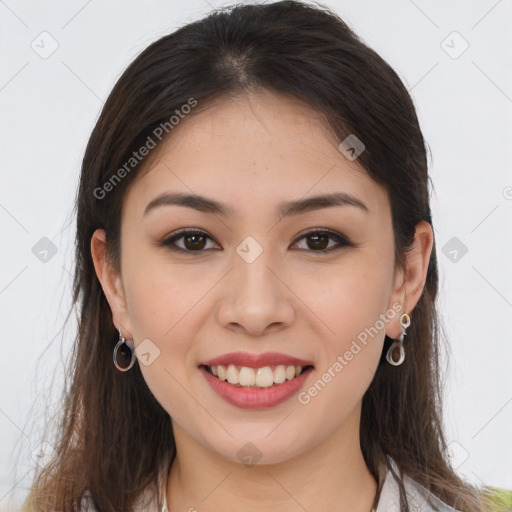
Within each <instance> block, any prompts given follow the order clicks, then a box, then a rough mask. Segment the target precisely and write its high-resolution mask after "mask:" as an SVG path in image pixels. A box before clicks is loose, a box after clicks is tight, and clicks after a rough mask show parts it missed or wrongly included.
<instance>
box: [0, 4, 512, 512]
mask: <svg viewBox="0 0 512 512" xmlns="http://www.w3.org/2000/svg"><path fill="white" fill-rule="evenodd" d="M324 4H325V5H327V6H329V7H331V8H332V9H333V10H335V11H336V12H337V13H338V14H339V15H340V16H341V17H342V18H343V19H344V20H345V21H346V22H347V23H348V24H349V25H350V26H351V27H352V28H354V29H355V31H356V32H357V33H358V34H359V35H360V36H361V37H362V38H363V39H364V40H365V41H366V42H367V43H369V44H370V46H372V47H373V48H374V49H375V50H376V51H377V52H378V53H379V54H380V55H381V56H382V57H383V58H384V59H386V60H387V61H388V62H389V63H390V64H391V65H392V66H393V68H394V69H395V70H396V71H397V73H398V74H399V76H400V77H401V78H402V80H403V81H404V83H405V84H406V86H407V87H408V89H409V90H410V92H411V94H412V97H413V100H414V102H415V104H416V107H417V111H418V115H419V118H420V124H421V127H422V130H423V133H424V136H425V139H426V141H427V143H428V145H429V147H430V149H431V154H432V158H431V160H430V174H431V177H432V180H433V184H434V191H433V197H432V208H433V224H434V229H435V236H436V244H437V252H438V260H439V266H440V273H441V287H440V296H441V298H440V306H441V315H442V320H443V324H444V328H445V331H446V334H447V336H448V339H449V343H450V371H449V373H448V374H447V378H446V386H445V393H444V394H445V415H444V419H445V423H446V431H447V436H448V439H449V441H450V442H451V448H450V450H451V454H452V456H453V461H454V465H455V466H456V467H457V471H458V472H459V473H460V474H461V475H462V476H464V477H465V478H466V479H468V480H469V481H471V482H472V483H474V484H477V485H482V484H488V485H493V486H498V487H505V488H509V489H512V435H511V433H512V428H511V427H512V371H511V370H512V343H511V341H512V340H511V336H510V324H511V320H512V271H511V265H510V262H511V261H512V247H511V234H512V172H511V170H512V165H511V164H512V149H511V146H512V144H511V142H512V122H511V113H512V53H511V52H510V48H512V31H511V30H510V26H512V1H511V0H481V1H466V0H464V1H450V2H446V1H440V0H438V1H425V0H414V1H413V0H392V1H386V2H381V1H378V0H372V1H369V0H364V1H355V0H350V1H348V0H330V1H329V0H326V1H325V2H324ZM222 5H227V4H226V3H221V2H215V1H213V0H190V1H187V2H185V1H182V0H179V1H178V0H176V1H174V0H172V1H164V0H152V1H142V0H139V1H100V0H89V1H87V0H72V1H69V0H68V1H37V0H33V1H28V0H27V1H22V0H0V49H1V60H0V119H1V124H0V130H1V132H0V141H1V152H0V176H1V182H0V226H1V242H0V315H1V319H0V347H1V350H0V433H1V436H0V510H2V511H3V510H17V506H19V503H20V502H21V501H22V499H23V498H24V496H25V495H26V493H27V488H28V486H29V484H30V482H31V477H32V468H33V466H34V465H35V464H36V462H35V461H36V460H37V456H38V454H40V453H41V452H40V446H39V444H40V439H41V435H42V433H43V432H42V428H43V426H44V420H45V418H46V417H47V416H48V414H49V413H50V412H49V411H53V410H54V408H55V407H56V405H55V403H54V400H55V397H56V396H58V394H59V393H60V389H61V388H62V385H63V382H62V378H63V370H64V366H63V364H64V362H65V360H66V357H67V354H68V353H69V349H70V347H71V346H72V344H73V343H74V342H75V333H74V328H75V323H74V320H73V319H72V320H71V321H70V323H69V324H68V326H67V328H66V329H64V330H63V329H62V328H63V325H64V320H65V316H66V314H67V312H68V308H69V303H70V297H71V286H70V283H71V271H72V268H73V242H74V241H73V235H74V218H73V216H72V207H73V200H74V196H75V190H76V186H77V182H78V176H79V169H80V163H81V158H82V156H83V152H84V149H85V145H86V143H87V140H88V137H89V135H90V132H91V130H92V128H93V126H94V123H95V120H96V119H97V117H98V115H99V112H100V109H101V108H102V105H103V101H104V100H105V98H106V97H107V95H108V93H109V92H110V90H111V88H112V86H113V85H114V83H115V81H116V79H117V78H118V77H119V76H120V74H121V72H122V71H123V70H124V69H125V68H126V66H127V65H128V64H129V63H130V62H131V61H132V60H133V59H134V57H135V56H136V55H137V54H138V53H140V52H141V51H142V50H143V49H144V48H145V47H146V46H147V45H148V44H150V43H151V42H153V41H154V40H155V39H157V38H159V37H161V36H163V35H165V34H167V33H169V32H172V31H173V30H175V29H176V28H177V27H179V26H181V25H183V24H185V23H187V22H190V21H193V20H196V19H198V18H200V17H202V16H204V15H206V14H207V13H208V12H210V11H211V10H212V8H214V7H220V6H222ZM41 239H43V240H42V241H41ZM45 250H47V251H49V252H48V253H45V252H44V251H45ZM53 253H55V254H53ZM52 404H53V405H52ZM50 405H52V407H53V409H52V408H49V407H50Z"/></svg>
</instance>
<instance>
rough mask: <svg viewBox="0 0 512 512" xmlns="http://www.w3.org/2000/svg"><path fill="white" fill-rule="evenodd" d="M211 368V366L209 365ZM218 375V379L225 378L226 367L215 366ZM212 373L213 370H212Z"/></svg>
mask: <svg viewBox="0 0 512 512" xmlns="http://www.w3.org/2000/svg"><path fill="white" fill-rule="evenodd" d="M210 368H212V367H210ZM216 368H217V372H218V377H219V379H220V380H226V368H225V367H224V366H217V367H216ZM212 373H213V370H212Z"/></svg>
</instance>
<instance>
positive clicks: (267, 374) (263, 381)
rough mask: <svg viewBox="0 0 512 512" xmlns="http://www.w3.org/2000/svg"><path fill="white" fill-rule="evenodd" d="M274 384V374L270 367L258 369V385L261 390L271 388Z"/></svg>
mask: <svg viewBox="0 0 512 512" xmlns="http://www.w3.org/2000/svg"><path fill="white" fill-rule="evenodd" d="M272 384H274V372H273V371H272V368H270V367H269V366H265V367H263V368H258V370H257V372H256V385H257V386H259V387H260V388H269V387H270V386H272Z"/></svg>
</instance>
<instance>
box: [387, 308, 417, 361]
mask: <svg viewBox="0 0 512 512" xmlns="http://www.w3.org/2000/svg"><path fill="white" fill-rule="evenodd" d="M409 325H411V317H410V316H409V315H408V314H407V313H404V314H403V315H402V316H401V317H400V326H401V328H402V332H401V334H400V336H399V338H398V339H396V340H395V341H393V343H392V344H391V346H390V347H389V349H388V352H387V354H386V360H387V362H388V363H389V364H391V365H393V366H399V365H401V364H402V363H403V362H404V359H405V350H404V336H405V335H406V334H407V333H406V332H405V330H406V329H407V327H409Z"/></svg>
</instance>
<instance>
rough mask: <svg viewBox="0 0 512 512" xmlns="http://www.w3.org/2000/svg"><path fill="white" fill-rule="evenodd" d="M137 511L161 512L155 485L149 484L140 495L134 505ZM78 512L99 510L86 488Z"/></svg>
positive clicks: (95, 511) (96, 511)
mask: <svg viewBox="0 0 512 512" xmlns="http://www.w3.org/2000/svg"><path fill="white" fill-rule="evenodd" d="M134 511H136V512H160V507H159V500H158V495H157V490H156V488H155V486H154V485H150V486H148V487H147V488H146V489H145V490H144V492H143V493H142V494H141V495H140V496H139V498H138V499H137V502H136V503H135V506H134ZM78 512H98V509H97V508H96V505H95V503H94V499H93V497H92V495H91V493H90V492H89V490H86V491H85V492H84V493H83V495H82V497H81V501H80V505H79V508H78Z"/></svg>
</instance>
